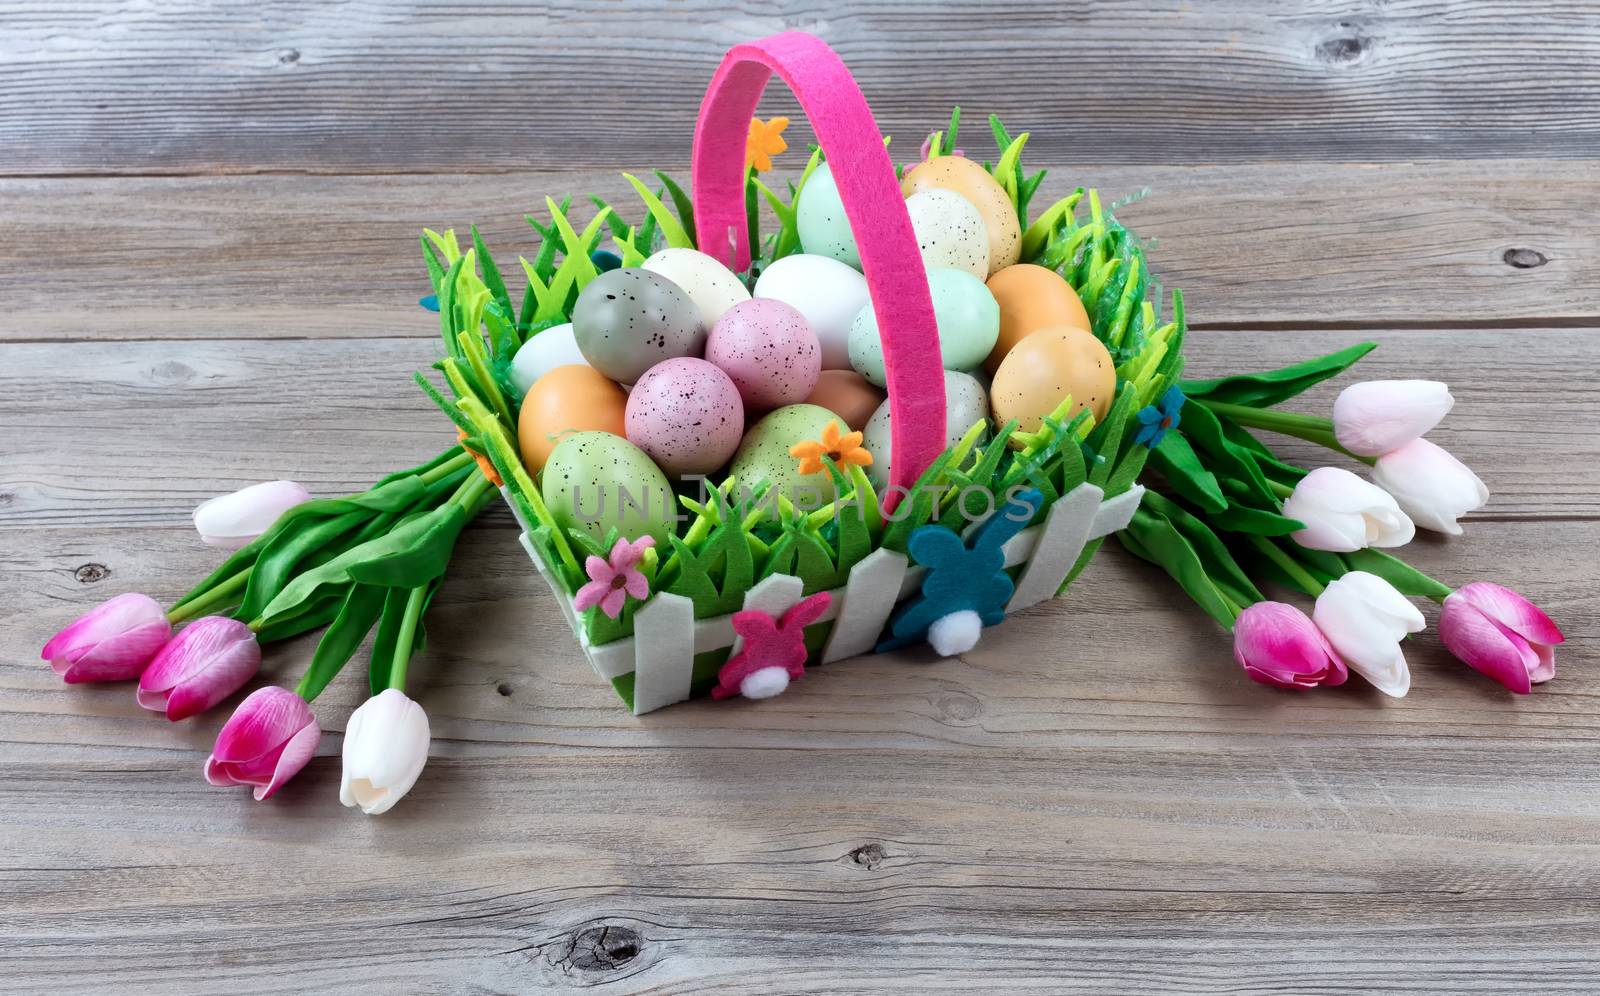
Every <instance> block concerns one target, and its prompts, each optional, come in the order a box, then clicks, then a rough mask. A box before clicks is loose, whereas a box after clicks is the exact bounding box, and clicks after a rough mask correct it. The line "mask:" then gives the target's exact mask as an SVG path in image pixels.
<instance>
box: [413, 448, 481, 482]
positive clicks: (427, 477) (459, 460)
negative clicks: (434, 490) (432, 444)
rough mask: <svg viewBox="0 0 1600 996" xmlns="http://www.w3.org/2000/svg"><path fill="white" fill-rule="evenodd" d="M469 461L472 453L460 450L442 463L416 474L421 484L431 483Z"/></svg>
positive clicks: (452, 472)
mask: <svg viewBox="0 0 1600 996" xmlns="http://www.w3.org/2000/svg"><path fill="white" fill-rule="evenodd" d="M471 462H472V454H471V453H468V452H466V451H465V450H463V451H462V452H460V453H457V454H456V455H455V456H453V457H451V458H450V459H448V460H446V461H445V462H444V463H441V464H440V465H439V466H437V467H435V468H433V469H432V470H429V471H426V472H424V473H422V474H419V475H418V476H419V477H420V478H421V479H422V483H423V484H433V483H434V482H436V481H441V480H443V479H444V478H446V477H449V476H450V475H451V474H454V473H455V472H456V471H458V470H460V469H461V468H462V467H465V466H467V465H468V464H470V463H471Z"/></svg>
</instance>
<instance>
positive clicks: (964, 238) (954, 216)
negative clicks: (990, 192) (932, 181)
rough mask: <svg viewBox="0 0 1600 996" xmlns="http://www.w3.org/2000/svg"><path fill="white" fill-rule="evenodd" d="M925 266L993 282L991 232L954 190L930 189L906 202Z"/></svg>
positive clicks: (920, 192) (976, 211)
mask: <svg viewBox="0 0 1600 996" xmlns="http://www.w3.org/2000/svg"><path fill="white" fill-rule="evenodd" d="M906 213H907V214H909V215H911V228H912V230H913V231H915V232H916V233H917V246H918V248H920V249H921V250H922V262H923V263H924V265H926V266H929V267H935V266H948V267H952V268H954V269H957V270H965V271H967V272H968V273H970V274H972V275H973V276H975V277H977V278H978V279H979V280H987V279H989V229H988V227H987V226H985V225H984V223H983V215H981V214H979V213H978V208H977V206H976V205H974V204H973V203H972V202H971V201H969V200H967V199H966V198H965V197H962V196H961V195H960V194H958V193H956V192H955V191H953V190H944V189H942V188H937V187H935V188H930V189H928V190H919V191H917V192H916V193H914V194H912V195H911V196H910V197H907V198H906Z"/></svg>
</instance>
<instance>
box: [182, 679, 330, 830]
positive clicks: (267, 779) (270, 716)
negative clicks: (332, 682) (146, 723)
mask: <svg viewBox="0 0 1600 996" xmlns="http://www.w3.org/2000/svg"><path fill="white" fill-rule="evenodd" d="M321 737H322V729H321V728H320V727H318V726H317V717H315V716H313V715H312V714H311V706H309V705H307V704H306V700H305V699H302V698H301V697H300V696H298V695H296V694H295V693H293V692H291V691H289V690H288V689H286V688H277V687H275V686H271V685H269V686H267V687H266V688H258V689H256V690H255V691H253V692H251V693H250V694H249V695H248V696H246V697H245V700H244V701H243V702H241V703H239V708H237V709H235V710H234V711H233V715H232V716H229V717H228V721H227V722H226V723H224V724H222V730H221V731H220V732H219V733H218V734H217V744H216V746H215V747H213V748H212V749H211V756H210V757H208V758H207V759H206V781H208V782H210V783H211V784H213V785H251V786H254V787H255V797H256V801H257V802H259V801H261V800H262V799H265V798H267V797H268V796H270V795H272V793H274V792H276V791H278V789H279V788H281V787H283V783H284V782H287V781H288V780H289V779H291V778H293V777H294V776H295V775H296V774H298V773H299V771H300V769H301V768H304V767H305V766H306V765H307V764H308V763H309V762H310V761H311V755H312V754H314V753H316V750H317V741H318V740H319V739H321Z"/></svg>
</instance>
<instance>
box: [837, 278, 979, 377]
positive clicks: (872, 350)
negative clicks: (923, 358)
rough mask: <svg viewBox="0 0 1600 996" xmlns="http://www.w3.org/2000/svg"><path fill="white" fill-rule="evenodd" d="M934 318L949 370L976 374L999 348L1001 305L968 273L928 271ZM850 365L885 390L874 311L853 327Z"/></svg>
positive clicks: (866, 311)
mask: <svg viewBox="0 0 1600 996" xmlns="http://www.w3.org/2000/svg"><path fill="white" fill-rule="evenodd" d="M928 290H929V291H930V292H931V293H932V295H933V319H934V323H935V324H936V325H937V326H938V330H939V355H940V357H941V358H942V359H943V361H944V368H945V369H946V370H970V369H972V368H973V367H976V366H978V365H979V364H980V363H982V362H983V360H984V357H986V356H988V355H989V352H990V350H992V349H994V342H995V337H996V336H998V335H999V334H1000V306H999V305H997V304H996V303H995V300H994V295H993V294H990V293H989V289H988V288H987V287H985V286H984V285H983V281H982V280H979V279H978V278H977V277H974V276H973V275H972V274H970V273H967V272H966V271H965V270H952V269H950V268H948V267H938V268H933V269H929V270H928ZM849 345H850V365H851V366H852V367H854V368H855V369H856V370H857V371H858V372H859V373H860V374H861V375H862V376H863V377H865V378H867V380H870V381H872V383H874V384H877V385H878V386H879V387H882V386H884V383H885V380H884V370H883V340H882V339H881V338H880V336H879V333H878V316H877V313H876V312H875V311H873V309H872V308H871V307H870V306H869V307H866V308H862V309H861V311H860V312H858V313H857V314H856V317H855V321H853V322H851V323H850V343H849Z"/></svg>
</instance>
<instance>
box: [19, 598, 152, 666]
mask: <svg viewBox="0 0 1600 996" xmlns="http://www.w3.org/2000/svg"><path fill="white" fill-rule="evenodd" d="M171 638H172V624H171V623H169V622H167V616H166V613H164V612H162V611H161V606H159V605H157V604H156V603H155V600H154V599H152V598H151V597H150V596H148V595H139V594H135V593H133V592H129V593H128V594H126V595H118V596H117V597H116V598H113V599H111V600H110V601H107V602H103V603H101V604H100V605H97V606H95V607H94V608H92V609H90V610H89V611H88V612H85V613H84V614H83V615H81V616H79V617H78V618H76V619H74V620H73V621H72V622H71V623H69V624H68V625H67V628H66V629H63V630H62V631H61V632H59V633H57V634H56V635H55V636H53V637H51V638H50V642H49V643H46V644H45V645H44V649H43V650H41V651H40V652H39V656H40V657H41V658H43V659H44V660H47V661H49V662H50V666H51V667H52V668H54V669H55V672H56V674H59V675H61V680H63V681H65V682H66V683H67V684H69V685H76V684H78V683H79V682H84V681H128V680H129V679H132V678H137V677H139V675H140V674H141V673H142V672H143V671H144V669H145V668H146V667H147V666H148V665H149V664H150V661H151V660H152V659H154V658H155V656H156V654H157V652H159V651H160V650H161V648H162V646H163V645H164V644H166V642H167V641H168V640H169V639H171Z"/></svg>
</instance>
